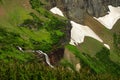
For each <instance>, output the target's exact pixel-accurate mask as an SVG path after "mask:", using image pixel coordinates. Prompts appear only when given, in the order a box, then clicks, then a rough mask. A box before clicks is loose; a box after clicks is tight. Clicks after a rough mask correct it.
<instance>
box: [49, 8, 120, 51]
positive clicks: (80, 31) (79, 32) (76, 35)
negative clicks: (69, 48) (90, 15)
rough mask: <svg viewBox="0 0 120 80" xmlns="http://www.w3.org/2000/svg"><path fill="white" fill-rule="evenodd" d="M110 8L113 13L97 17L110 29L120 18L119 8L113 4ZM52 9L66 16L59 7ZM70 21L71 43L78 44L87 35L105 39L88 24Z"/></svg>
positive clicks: (55, 12) (53, 11)
mask: <svg viewBox="0 0 120 80" xmlns="http://www.w3.org/2000/svg"><path fill="white" fill-rule="evenodd" d="M119 8H120V7H118V9H119ZM109 9H110V11H111V13H109V14H108V15H106V16H105V17H100V18H98V19H97V18H96V19H97V20H98V21H100V22H101V23H102V24H104V25H105V26H106V27H107V28H108V29H111V28H112V26H113V25H114V24H115V22H116V21H117V20H118V19H119V18H120V14H119V13H120V10H118V9H116V8H114V7H112V6H109ZM50 11H51V12H52V13H54V14H58V15H60V16H64V15H63V13H62V11H61V10H60V9H59V8H57V7H54V8H52V9H50ZM116 13H117V14H116ZM115 14H116V15H115ZM114 15H115V16H114ZM118 17H119V18H118ZM70 23H71V25H72V29H71V40H70V44H71V45H78V43H82V42H84V38H85V36H89V37H92V38H94V39H96V40H98V41H100V42H103V40H102V39H100V37H99V36H98V35H97V34H96V33H95V32H93V31H92V29H90V28H89V27H88V26H84V25H81V24H78V23H76V22H74V21H70ZM113 23H114V24H113ZM104 46H105V47H107V48H108V49H110V46H109V45H107V44H104Z"/></svg>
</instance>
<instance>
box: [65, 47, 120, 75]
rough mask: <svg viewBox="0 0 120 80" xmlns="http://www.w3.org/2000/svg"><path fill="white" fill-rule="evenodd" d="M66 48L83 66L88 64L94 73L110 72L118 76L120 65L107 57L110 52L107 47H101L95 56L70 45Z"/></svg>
mask: <svg viewBox="0 0 120 80" xmlns="http://www.w3.org/2000/svg"><path fill="white" fill-rule="evenodd" d="M66 48H68V49H69V50H70V51H71V52H72V53H74V54H75V56H76V57H78V58H79V59H80V61H81V63H82V66H83V67H86V66H88V67H90V69H91V70H92V71H94V72H95V73H111V74H114V75H118V76H119V75H120V70H119V67H120V66H119V65H118V64H116V63H115V62H113V61H111V59H110V58H109V55H110V52H109V50H108V49H107V48H105V47H103V48H102V49H101V50H100V51H99V52H97V53H96V57H90V56H89V55H88V54H86V53H81V52H80V51H79V50H78V48H77V47H75V46H72V45H68V46H66Z"/></svg>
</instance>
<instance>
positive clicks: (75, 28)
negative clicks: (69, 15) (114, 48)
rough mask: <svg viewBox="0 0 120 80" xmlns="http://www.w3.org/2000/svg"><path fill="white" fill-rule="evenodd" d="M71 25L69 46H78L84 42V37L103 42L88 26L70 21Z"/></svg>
mask: <svg viewBox="0 0 120 80" xmlns="http://www.w3.org/2000/svg"><path fill="white" fill-rule="evenodd" d="M70 23H71V25H72V29H71V40H70V44H72V45H78V43H82V42H84V38H85V36H89V37H92V38H94V39H96V40H98V41H100V42H103V40H102V39H100V38H99V37H98V36H97V35H96V34H95V33H94V32H93V31H92V30H91V29H90V28H89V27H88V26H84V25H80V24H78V23H75V22H74V21H70Z"/></svg>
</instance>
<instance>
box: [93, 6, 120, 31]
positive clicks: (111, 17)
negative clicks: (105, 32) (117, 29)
mask: <svg viewBox="0 0 120 80" xmlns="http://www.w3.org/2000/svg"><path fill="white" fill-rule="evenodd" d="M108 8H109V10H110V12H108V14H107V15H105V16H103V17H99V18H95V19H96V20H98V21H99V22H100V23H101V24H103V25H104V26H105V27H106V28H108V29H112V28H113V26H114V24H115V23H116V22H117V20H118V19H120V7H113V6H111V5H109V6H108Z"/></svg>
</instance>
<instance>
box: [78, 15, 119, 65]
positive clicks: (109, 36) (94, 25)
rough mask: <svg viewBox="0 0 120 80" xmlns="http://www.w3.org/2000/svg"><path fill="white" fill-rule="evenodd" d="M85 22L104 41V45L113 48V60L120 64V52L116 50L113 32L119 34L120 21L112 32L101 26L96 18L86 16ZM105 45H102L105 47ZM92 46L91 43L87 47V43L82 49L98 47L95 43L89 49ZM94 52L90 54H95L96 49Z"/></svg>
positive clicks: (111, 50) (111, 55)
mask: <svg viewBox="0 0 120 80" xmlns="http://www.w3.org/2000/svg"><path fill="white" fill-rule="evenodd" d="M84 22H85V25H88V26H89V27H90V28H91V29H92V30H93V31H94V32H95V33H96V34H97V35H98V36H99V37H100V38H101V39H102V40H103V43H106V44H108V45H109V46H110V47H111V49H110V52H111V54H110V57H111V60H113V61H115V62H118V63H120V57H119V56H118V54H119V52H117V51H116V50H115V47H114V41H113V32H116V31H117V32H118V31H119V29H120V27H119V21H118V22H117V23H116V24H115V25H114V27H113V29H112V30H108V29H107V28H105V27H104V26H103V25H102V24H100V23H99V22H98V21H96V20H95V19H94V18H92V17H91V16H89V15H86V17H85V21H84ZM103 43H102V45H103ZM90 44H91V42H90V43H87V45H86V43H85V46H83V47H81V49H84V48H87V49H88V50H89V49H91V47H93V48H94V46H95V45H96V44H94V43H93V45H91V47H89V45H90ZM96 48H97V47H96ZM81 49H80V50H81ZM92 50H93V51H91V52H90V53H89V54H94V53H95V51H94V49H92ZM97 50H98V49H97ZM85 52H86V51H85Z"/></svg>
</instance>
